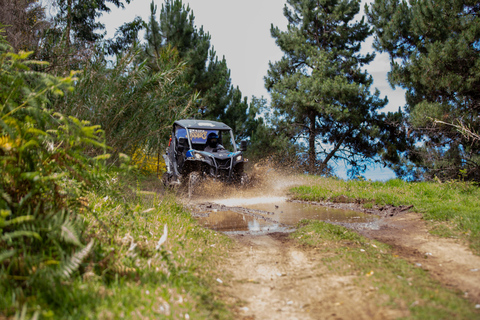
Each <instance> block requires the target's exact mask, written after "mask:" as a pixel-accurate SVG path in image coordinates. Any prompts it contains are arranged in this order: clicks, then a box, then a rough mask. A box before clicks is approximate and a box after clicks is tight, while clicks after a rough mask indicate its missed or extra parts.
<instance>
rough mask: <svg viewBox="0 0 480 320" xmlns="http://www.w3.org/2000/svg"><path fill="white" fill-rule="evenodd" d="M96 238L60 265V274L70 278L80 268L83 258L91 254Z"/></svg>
mask: <svg viewBox="0 0 480 320" xmlns="http://www.w3.org/2000/svg"><path fill="white" fill-rule="evenodd" d="M93 244H94V240H93V239H92V240H90V242H89V243H88V244H87V245H86V246H85V248H83V249H82V250H80V251H79V252H76V253H75V254H73V255H72V256H71V257H70V258H69V259H68V260H67V261H65V262H64V263H63V264H61V265H60V269H59V275H60V276H61V277H63V278H64V279H68V278H70V276H71V275H72V274H73V273H74V272H75V271H77V270H78V268H79V267H80V264H81V263H82V262H83V260H84V259H85V258H86V257H87V256H88V255H89V254H90V251H91V250H92V248H93Z"/></svg>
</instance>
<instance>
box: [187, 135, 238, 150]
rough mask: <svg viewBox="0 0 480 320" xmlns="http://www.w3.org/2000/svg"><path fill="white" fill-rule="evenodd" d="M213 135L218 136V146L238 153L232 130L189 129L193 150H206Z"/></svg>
mask: <svg viewBox="0 0 480 320" xmlns="http://www.w3.org/2000/svg"><path fill="white" fill-rule="evenodd" d="M212 133H213V134H215V135H217V136H218V144H220V145H222V146H223V147H224V148H225V149H226V150H228V151H234V152H236V151H237V149H236V146H235V140H234V139H233V134H232V131H231V130H208V129H206V130H204V129H188V136H189V138H190V142H191V146H192V148H193V149H195V150H199V151H203V150H205V147H206V146H207V139H208V136H209V135H211V134H212Z"/></svg>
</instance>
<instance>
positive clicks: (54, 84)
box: [0, 39, 229, 319]
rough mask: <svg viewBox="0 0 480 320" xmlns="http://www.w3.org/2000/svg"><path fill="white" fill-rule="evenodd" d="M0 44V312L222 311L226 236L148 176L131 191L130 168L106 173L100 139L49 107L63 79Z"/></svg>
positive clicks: (67, 82) (64, 86)
mask: <svg viewBox="0 0 480 320" xmlns="http://www.w3.org/2000/svg"><path fill="white" fill-rule="evenodd" d="M1 40H2V39H0V168H1V170H2V174H1V175H0V297H1V298H0V317H2V316H4V317H7V318H12V317H16V318H32V317H33V318H39V317H40V318H45V319H47V318H56V319H85V318H91V319H98V318H124V317H129V318H144V317H157V316H160V315H163V316H166V317H170V318H178V317H180V315H181V316H182V317H186V315H187V314H189V315H192V316H194V317H195V318H204V319H212V318H224V317H226V316H228V313H227V311H226V309H225V308H224V307H223V305H222V303H220V302H218V301H217V300H216V298H215V295H214V291H213V288H214V287H215V286H214V284H216V283H217V282H216V281H215V279H216V277H217V269H216V268H215V263H218V262H219V258H220V256H221V252H223V251H224V248H225V246H227V245H228V243H229V242H228V240H226V237H224V236H221V235H218V234H216V233H215V232H213V231H209V230H204V229H202V228H199V227H198V226H196V224H195V222H194V221H193V219H192V218H191V217H190V215H189V214H188V212H186V211H185V210H184V209H183V208H182V206H181V205H179V204H177V203H176V202H175V199H173V198H172V197H169V196H159V195H158V193H157V191H158V190H159V186H158V184H159V181H158V179H156V182H157V186H155V187H154V189H155V190H156V192H151V191H150V192H142V184H141V183H138V182H137V181H138V176H139V173H138V172H136V171H130V170H133V169H132V167H129V166H128V165H126V164H125V163H124V164H123V165H122V166H119V167H118V168H117V167H111V168H108V167H107V166H106V165H105V162H106V160H107V159H108V157H109V155H108V154H107V153H106V150H107V147H106V145H105V144H104V139H105V136H104V134H103V133H104V132H103V131H102V130H101V129H100V128H99V127H98V126H92V125H90V124H89V123H88V122H87V121H80V120H78V119H77V118H74V117H67V116H64V115H62V114H60V113H54V112H53V111H51V109H49V107H50V106H51V100H52V99H55V98H56V97H58V96H62V95H63V94H65V91H69V90H71V89H72V85H73V82H75V81H77V79H76V78H75V74H74V73H72V74H71V75H70V76H69V77H65V78H58V77H54V76H51V75H48V74H45V73H41V72H36V71H34V70H32V68H31V67H32V66H36V65H38V64H41V63H40V62H36V61H31V60H28V57H29V55H30V54H31V53H26V52H19V53H14V52H13V51H12V49H11V47H10V46H9V45H8V44H6V43H5V42H1ZM92 154H93V155H97V156H93V155H92ZM120 159H128V157H127V156H125V155H122V154H120ZM132 180H133V181H132ZM132 185H133V186H136V188H135V187H133V188H132V187H131V186H132ZM92 297H98V299H92Z"/></svg>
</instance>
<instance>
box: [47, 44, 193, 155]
mask: <svg viewBox="0 0 480 320" xmlns="http://www.w3.org/2000/svg"><path fill="white" fill-rule="evenodd" d="M140 57H141V49H138V48H133V49H131V50H130V51H127V52H124V53H123V55H122V56H121V57H118V59H117V60H116V61H115V64H114V65H113V66H111V65H110V64H109V63H108V62H107V61H106V60H105V57H104V56H102V55H101V54H98V56H97V57H96V59H92V61H90V62H88V63H86V65H85V68H84V70H83V72H82V74H81V76H80V77H79V79H78V81H77V83H76V86H75V87H76V90H75V91H74V92H72V93H71V94H69V95H68V96H67V97H66V99H64V100H59V101H58V103H57V105H56V109H57V110H59V111H60V112H62V113H65V114H69V115H75V116H76V117H78V118H80V119H82V120H88V121H90V122H91V123H93V124H96V125H100V126H101V127H102V128H105V129H104V130H105V140H106V143H107V145H108V146H109V147H111V148H112V159H113V160H117V159H118V158H117V155H118V154H119V153H121V152H122V153H127V154H133V152H134V151H135V150H137V149H140V150H142V151H143V152H145V153H146V154H149V155H151V154H152V153H154V152H155V153H157V152H158V151H159V150H160V148H161V147H162V146H163V147H164V146H165V144H166V143H167V142H168V133H169V132H170V129H171V124H172V120H173V119H176V118H178V117H190V116H191V115H192V114H193V112H194V110H193V101H195V99H196V96H195V95H190V94H188V91H187V90H186V89H185V86H186V84H185V83H184V82H182V81H181V80H182V78H183V73H184V72H185V63H184V62H183V61H182V60H181V59H180V58H179V57H178V52H177V51H176V50H175V49H173V48H171V47H168V46H167V47H164V48H161V51H160V52H159V56H158V59H157V60H156V61H155V63H154V64H155V66H156V68H157V70H152V69H151V68H150V67H149V65H148V64H147V63H145V62H142V63H138V61H139V60H140Z"/></svg>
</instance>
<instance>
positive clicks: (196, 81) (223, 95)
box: [146, 0, 248, 136]
mask: <svg viewBox="0 0 480 320" xmlns="http://www.w3.org/2000/svg"><path fill="white" fill-rule="evenodd" d="M155 15H156V6H155V5H154V3H153V2H152V4H151V17H150V20H149V22H148V26H147V34H146V39H147V42H148V45H147V49H146V53H147V55H148V56H149V57H154V56H156V55H158V52H159V51H160V50H161V48H162V47H165V46H167V45H170V46H172V47H174V48H175V49H176V50H177V51H178V54H179V56H180V58H182V59H184V60H185V62H186V63H187V70H186V73H185V81H186V82H187V83H188V84H189V86H190V89H191V91H192V92H198V93H199V94H200V99H198V101H197V102H196V107H197V108H198V110H199V114H198V115H197V116H198V117H202V118H205V119H211V120H218V121H223V122H225V123H226V124H227V125H230V126H231V127H232V128H233V129H234V132H235V134H236V135H238V136H243V134H244V132H246V131H247V128H246V127H245V126H243V124H244V123H245V122H246V121H247V119H248V104H247V101H246V99H242V94H241V91H240V89H239V88H238V87H237V88H235V87H233V85H232V83H231V78H230V69H228V67H227V62H226V60H225V57H223V59H221V60H220V59H219V58H218V57H217V55H216V52H215V50H214V48H213V47H211V45H210V35H209V33H208V32H205V31H204V30H203V27H200V29H197V27H196V26H195V16H194V14H193V12H191V10H190V7H189V6H188V5H187V6H185V5H184V4H183V2H182V1H181V0H167V1H166V2H165V3H164V4H163V5H162V9H161V12H160V15H159V22H157V20H156V18H155Z"/></svg>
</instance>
